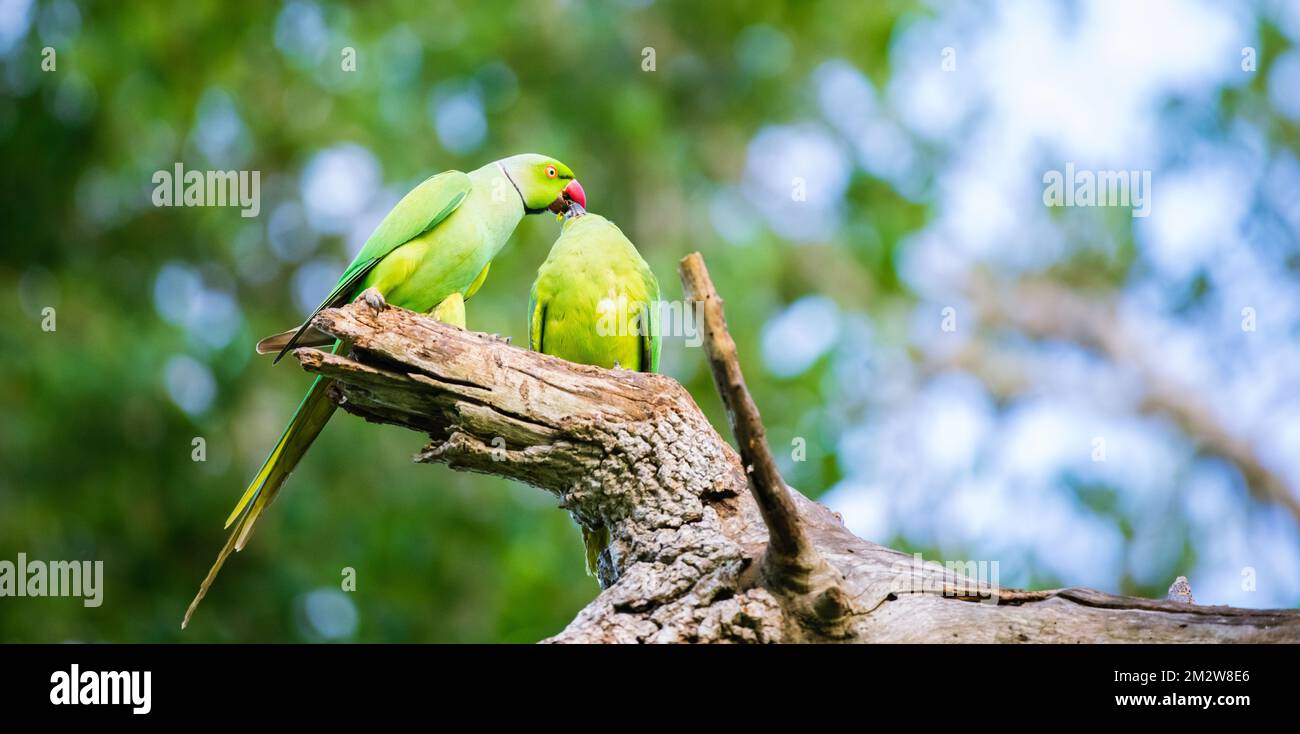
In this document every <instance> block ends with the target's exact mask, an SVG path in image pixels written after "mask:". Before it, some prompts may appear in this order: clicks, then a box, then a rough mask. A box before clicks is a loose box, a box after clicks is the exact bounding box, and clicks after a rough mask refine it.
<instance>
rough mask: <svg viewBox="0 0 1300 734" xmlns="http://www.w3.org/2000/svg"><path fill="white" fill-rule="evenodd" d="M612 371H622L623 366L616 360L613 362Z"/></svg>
mask: <svg viewBox="0 0 1300 734" xmlns="http://www.w3.org/2000/svg"><path fill="white" fill-rule="evenodd" d="M614 369H616V370H621V369H623V365H622V364H620V363H619V361H618V360H617V359H616V360H614Z"/></svg>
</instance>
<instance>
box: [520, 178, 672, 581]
mask: <svg viewBox="0 0 1300 734" xmlns="http://www.w3.org/2000/svg"><path fill="white" fill-rule="evenodd" d="M564 216H565V222H564V226H563V227H562V228H561V231H560V237H559V239H557V240H556V241H555V245H554V246H553V247H552V248H551V254H550V255H549V256H547V258H546V262H544V263H542V266H541V267H540V268H538V270H537V280H536V281H534V282H533V291H532V296H531V297H530V298H529V303H528V315H529V329H528V345H529V347H530V348H531V349H532V350H533V351H535V352H541V353H543V354H549V355H551V356H553V357H560V358H561V359H567V360H569V361H570V362H579V363H581V364H590V365H596V366H598V367H605V368H609V369H614V368H622V369H629V370H637V371H639V372H658V371H659V350H660V334H659V281H658V280H657V279H656V278H655V274H654V272H652V271H651V270H650V266H649V265H647V264H646V261H645V260H644V259H642V258H641V254H640V253H639V252H637V249H636V246H635V245H633V244H632V242H631V241H630V240H628V238H627V237H626V236H624V234H623V231H622V230H620V229H619V228H618V227H617V226H616V225H615V224H614V223H613V222H611V221H609V220H608V219H605V218H604V217H602V216H600V215H599V214H588V213H586V208H585V205H584V204H583V203H582V202H577V201H574V202H568V203H567V211H566V213H565V214H564ZM582 542H583V545H585V546H586V549H587V573H588V574H592V575H594V574H595V573H596V562H597V559H599V558H600V554H601V552H602V551H603V550H605V547H606V546H608V545H609V531H607V530H606V529H604V528H598V529H596V530H588V529H587V528H585V527H584V528H583V529H582Z"/></svg>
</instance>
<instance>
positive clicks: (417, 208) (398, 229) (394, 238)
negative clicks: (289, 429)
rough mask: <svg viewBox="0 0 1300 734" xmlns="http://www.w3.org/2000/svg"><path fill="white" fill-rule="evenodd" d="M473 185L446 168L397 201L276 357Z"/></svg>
mask: <svg viewBox="0 0 1300 734" xmlns="http://www.w3.org/2000/svg"><path fill="white" fill-rule="evenodd" d="M470 186H471V184H470V180H469V175H468V174H466V173H462V172H461V171H443V172H442V173H439V174H436V175H433V176H430V177H429V178H427V179H425V180H424V182H423V183H421V184H420V185H419V186H416V187H415V188H413V189H411V191H410V192H409V193H408V194H407V195H406V196H403V197H402V200H401V201H399V202H397V206H394V207H393V210H392V211H390V212H388V215H387V216H385V217H384V220H383V221H382V222H380V223H379V226H378V227H376V228H375V231H374V233H372V234H371V235H370V239H368V240H366V244H365V246H364V247H362V248H361V252H358V253H357V256H356V258H355V259H353V260H352V264H351V265H349V266H348V268H347V270H344V271H343V275H341V276H340V277H339V282H338V284H337V285H335V286H334V290H332V291H330V294H329V295H328V296H325V300H324V301H321V304H320V305H319V306H317V307H316V310H315V311H313V312H312V314H311V316H308V317H307V320H306V321H304V322H303V325H302V326H301V327H299V328H298V331H297V333H295V334H294V335H293V338H292V339H290V340H289V341H288V342H287V343H286V344H285V345H284V348H283V349H281V350H280V353H279V354H277V355H276V356H275V361H276V362H279V361H280V358H281V357H283V356H284V355H285V354H286V353H287V352H288V351H289V350H291V349H293V348H294V347H295V346H297V345H298V341H299V340H300V339H301V338H302V335H303V333H304V332H305V331H306V330H307V328H308V326H309V325H310V324H311V319H312V316H315V315H316V314H318V313H320V312H321V311H323V310H325V309H327V308H333V307H334V306H338V305H340V304H341V303H343V302H345V301H346V300H348V299H349V298H350V297H351V296H352V294H353V291H354V290H355V289H356V287H357V286H358V285H359V284H360V283H361V281H362V279H364V278H365V277H366V274H367V273H369V272H370V270H371V269H372V268H374V267H375V265H377V264H379V261H380V260H383V259H384V257H385V256H386V255H388V253H390V252H392V251H393V250H396V249H397V248H398V247H401V246H402V245H404V244H406V243H407V242H410V241H411V240H413V239H415V238H416V237H419V236H420V235H422V234H424V233H425V232H428V231H429V230H431V229H433V228H434V227H436V226H438V225H439V224H440V223H442V220H444V219H446V218H447V217H449V216H451V213H452V212H454V211H456V209H457V208H458V207H459V206H460V204H461V202H463V201H464V200H465V197H466V196H469V191H470Z"/></svg>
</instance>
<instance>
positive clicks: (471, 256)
mask: <svg viewBox="0 0 1300 734" xmlns="http://www.w3.org/2000/svg"><path fill="white" fill-rule="evenodd" d="M571 201H572V202H577V203H578V204H579V205H583V204H585V203H586V194H585V193H584V192H583V190H582V185H581V184H579V183H578V181H577V180H576V179H575V178H574V176H573V171H572V170H570V168H569V167H568V166H566V165H564V164H563V163H561V162H560V161H558V160H556V159H554V158H550V157H547V156H543V155H536V154H531V153H529V154H523V155H516V156H511V157H509V158H503V159H501V160H499V161H494V162H492V163H489V164H487V165H486V166H483V167H482V168H479V169H477V170H474V171H470V172H469V173H463V172H461V171H444V172H442V173H439V174H437V175H435V176H431V177H429V178H428V179H426V180H425V181H424V182H423V183H421V184H420V185H418V186H416V187H415V188H414V189H412V190H411V191H410V192H409V193H408V194H407V195H406V196H404V197H402V200H401V201H399V202H397V205H396V206H395V207H393V210H392V211H390V212H389V213H388V215H387V216H385V217H384V219H383V221H381V222H380V223H379V226H378V227H376V228H375V231H374V233H373V234H371V235H370V238H369V239H368V240H366V244H365V246H364V247H362V248H361V252H359V253H358V254H357V256H356V259H354V260H353V261H352V264H351V265H349V266H348V267H347V270H345V271H343V275H342V277H340V278H339V281H338V284H337V285H336V286H335V287H334V290H332V291H331V292H330V294H329V295H328V296H326V297H325V300H324V301H322V302H321V304H320V306H318V307H317V308H316V313H319V312H320V311H321V310H323V309H326V308H333V307H335V306H339V305H342V304H344V303H347V302H350V301H353V300H356V299H358V298H362V299H364V300H365V302H366V303H368V304H370V305H371V307H373V308H375V309H376V310H379V309H383V308H385V307H386V306H387V304H392V305H395V306H401V307H402V308H406V309H410V310H412V311H418V312H421V313H431V314H432V315H433V316H434V317H435V318H437V319H439V320H441V321H444V322H446V323H449V324H454V325H456V326H459V327H461V328H464V327H465V299H467V298H469V297H470V296H473V295H474V293H475V292H477V291H478V289H479V287H480V286H482V285H483V281H484V280H485V279H486V278H487V274H488V268H489V267H490V266H491V264H492V259H493V258H495V257H496V256H497V253H499V252H500V251H501V248H502V247H503V246H504V245H505V244H506V241H507V240H508V239H510V235H511V233H513V232H514V230H515V227H516V226H517V225H518V224H519V222H520V220H522V219H523V217H524V215H525V214H540V213H541V212H544V211H547V210H548V209H549V210H551V211H555V212H560V211H563V209H564V208H565V207H566V206H567V205H568V202H571ZM312 315H313V316H314V315H315V313H313V314H312ZM310 323H311V318H310V317H309V318H308V319H307V321H306V322H305V323H304V324H303V325H301V326H299V327H296V328H294V329H291V330H289V331H286V332H284V333H282V334H276V335H275V336H270V337H267V338H265V339H263V340H262V341H260V342H258V344H257V351H258V353H259V354H267V353H271V352H275V353H276V361H277V362H278V361H279V360H280V358H281V357H283V356H284V355H285V353H287V352H288V351H289V350H290V349H293V348H295V347H302V346H327V345H329V344H331V343H333V345H334V351H335V352H337V351H339V350H340V349H341V345H340V343H339V342H338V341H336V340H335V339H334V338H333V337H330V336H328V335H326V334H323V333H321V332H319V331H316V330H315V329H312V328H311V326H310ZM332 382H333V381H332V380H328V379H325V378H323V377H317V378H316V381H315V382H314V383H312V386H311V389H310V390H308V392H307V395H306V397H304V398H303V400H302V403H301V404H300V405H299V406H298V410H297V412H295V413H294V415H293V418H292V419H291V420H290V421H289V425H288V426H287V427H286V428H285V429H284V434H283V435H282V436H280V440H279V442H277V443H276V445H275V448H274V449H272V450H271V453H270V455H269V456H268V457H267V458H266V462H265V463H263V464H262V468H261V469H260V470H259V471H258V472H257V475H256V476H255V477H253V481H252V482H251V483H250V484H249V485H248V488H247V489H246V490H245V491H244V494H243V496H242V497H241V498H240V500H239V503H238V504H237V505H235V509H234V511H233V512H231V513H230V517H228V518H227V519H226V527H227V528H229V527H230V526H231V525H232V524H235V523H236V522H237V523H238V524H235V528H234V530H233V531H232V532H231V534H230V538H229V540H227V541H226V545H225V547H224V548H222V549H221V552H220V553H219V554H217V560H216V562H215V563H214V564H213V565H212V570H210V571H208V575H207V578H205V579H204V580H203V584H202V585H201V586H200V587H199V592H198V595H196V596H195V597H194V601H192V602H190V606H189V609H188V610H186V612H185V619H184V621H182V622H181V628H182V629H184V628H185V626H186V625H188V624H189V621H190V617H191V616H192V615H193V614H194V609H195V608H196V607H197V606H198V604H199V602H200V601H202V600H203V596H204V595H205V594H207V591H208V587H209V586H211V585H212V581H213V579H215V578H216V576H217V573H218V572H219V571H220V570H221V566H222V564H224V563H225V561H226V558H227V557H228V556H229V555H230V553H231V551H232V550H233V551H238V550H243V548H244V544H245V543H247V542H248V537H249V534H250V533H252V531H253V525H254V523H256V522H257V518H258V517H259V516H260V515H261V514H262V511H263V510H265V509H266V507H267V505H269V504H271V502H272V501H274V499H275V496H276V494H277V493H278V492H279V490H280V486H281V485H282V484H283V483H284V480H285V479H286V478H287V477H288V476H289V473H290V472H292V471H293V469H294V467H295V466H297V464H298V461H299V460H300V459H301V458H302V456H303V454H305V453H306V452H307V449H308V448H309V447H310V446H311V443H312V441H314V440H315V439H316V437H317V436H318V435H319V434H320V432H321V429H323V428H324V427H325V423H326V422H328V421H329V419H330V416H331V415H333V413H334V409H335V407H336V406H335V405H334V403H333V401H331V400H330V399H329V397H328V394H329V387H330V385H331V383H332Z"/></svg>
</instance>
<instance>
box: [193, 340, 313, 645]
mask: <svg viewBox="0 0 1300 734" xmlns="http://www.w3.org/2000/svg"><path fill="white" fill-rule="evenodd" d="M338 348H339V347H338V345H337V344H336V345H335V351H337V350H338ZM332 383H333V380H327V379H325V378H323V377H317V378H316V382H314V383H312V386H311V389H310V390H308V391H307V395H306V396H305V397H303V399H302V403H300V404H299V405H298V410H297V411H296V412H295V413H294V414H293V418H292V419H291V420H290V421H289V425H288V427H286V428H285V429H284V433H283V434H282V435H281V436H280V440H279V441H278V442H277V443H276V445H275V448H274V449H272V450H271V454H270V455H269V456H267V457H266V461H265V462H264V463H263V464H262V468H261V469H260V470H258V472H257V476H255V477H254V478H253V481H252V483H250V484H249V485H248V489H246V490H245V491H244V494H243V496H242V497H240V499H239V503H238V504H237V505H236V506H235V510H234V512H232V513H230V517H229V518H228V519H227V520H226V527H227V528H228V527H230V526H231V524H232V523H235V521H236V520H238V521H239V522H238V523H237V524H236V525H235V528H234V530H233V531H231V533H230V538H229V539H227V540H226V545H225V546H224V547H223V548H222V549H221V552H220V553H218V554H217V560H216V562H215V563H213V564H212V569H211V570H210V571H208V575H207V578H205V579H203V583H202V584H201V585H200V586H199V593H198V595H197V596H195V597H194V601H192V602H190V607H189V609H188V610H187V611H186V612H185V620H184V621H183V622H182V623H181V628H182V629H184V628H185V626H186V625H188V624H189V622H190V617H191V616H192V615H193V614H194V609H195V608H196V607H197V606H198V605H199V602H200V601H202V600H203V597H204V595H206V594H207V593H208V587H210V586H211V585H212V581H213V580H214V579H216V577H217V573H218V572H219V571H220V570H221V566H222V565H223V564H225V562H226V558H227V557H229V556H230V554H231V552H232V551H240V550H243V549H244V545H245V544H246V543H247V542H248V538H249V536H250V535H251V534H252V532H253V525H254V524H255V523H256V522H257V518H258V517H259V516H261V514H262V511H263V510H264V509H266V507H267V506H268V505H270V504H271V502H272V501H274V500H275V497H276V495H277V494H278V493H279V491H280V486H281V485H282V484H284V480H285V479H287V478H288V476H289V473H290V472H292V471H293V470H294V467H296V466H298V461H299V460H300V459H302V457H303V455H304V454H306V453H307V449H308V448H309V447H310V446H311V444H312V442H313V441H315V440H316V437H317V436H319V435H320V432H321V430H322V429H323V428H325V424H326V423H328V422H329V419H330V416H331V415H333V414H334V410H335V408H336V407H337V406H335V405H334V402H333V401H331V400H330V399H329V388H330V385H331V384H332ZM250 504H251V506H250Z"/></svg>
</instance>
